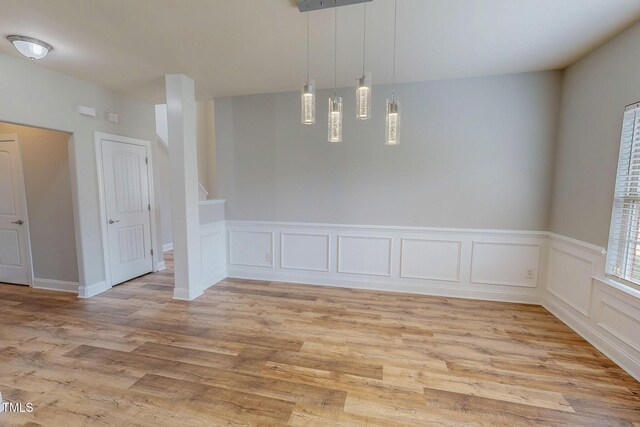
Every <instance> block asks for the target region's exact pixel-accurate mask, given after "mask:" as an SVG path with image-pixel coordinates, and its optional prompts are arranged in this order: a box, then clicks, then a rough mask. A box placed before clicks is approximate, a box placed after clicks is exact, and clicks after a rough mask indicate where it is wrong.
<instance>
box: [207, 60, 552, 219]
mask: <svg viewBox="0 0 640 427" xmlns="http://www.w3.org/2000/svg"><path fill="white" fill-rule="evenodd" d="M560 88H561V73H560V72H540V73H528V74H517V75H507V76H497V77H487V78H473V79H460V80H447V81H434V82H424V83H415V84H403V85H399V86H398V87H397V90H396V93H397V94H398V96H399V97H400V99H401V101H402V134H401V139H402V144H401V145H400V146H397V147H387V146H385V145H384V144H383V143H384V140H383V135H384V111H383V110H384V102H385V98H386V97H387V96H388V94H390V92H391V88H390V87H389V86H378V87H375V88H374V104H373V105H374V108H373V118H372V120H370V121H368V122H361V121H357V120H356V119H355V117H354V115H355V113H354V111H355V108H354V103H355V101H354V93H353V90H352V89H343V90H339V94H340V95H341V96H343V97H344V104H345V107H344V108H345V112H346V113H345V124H344V137H343V140H344V142H343V143H341V144H339V145H332V144H329V143H327V140H326V137H327V119H326V114H327V98H328V97H329V96H330V94H331V93H330V92H329V91H320V92H319V94H318V104H317V110H318V116H317V124H316V125H315V126H314V127H304V126H302V125H301V124H300V111H299V108H300V107H299V95H298V93H281V94H270V95H258V96H243V97H233V98H220V99H216V103H215V109H216V145H217V156H218V157H217V168H216V169H217V179H218V197H220V198H223V199H227V219H230V220H268V221H297V222H320V223H342V224H370V225H400V226H402V225H406V226H430V227H463V228H499V229H526V230H546V229H547V228H548V213H549V203H550V197H549V195H550V186H551V177H552V162H553V153H554V145H555V138H556V134H557V125H556V121H557V117H558V106H559V93H560Z"/></svg>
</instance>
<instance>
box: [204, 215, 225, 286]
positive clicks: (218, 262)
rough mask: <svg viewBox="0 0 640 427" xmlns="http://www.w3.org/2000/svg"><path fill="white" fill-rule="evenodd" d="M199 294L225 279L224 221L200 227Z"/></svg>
mask: <svg viewBox="0 0 640 427" xmlns="http://www.w3.org/2000/svg"><path fill="white" fill-rule="evenodd" d="M200 259H201V271H202V278H201V280H200V282H201V292H203V291H204V290H205V289H207V288H209V287H211V286H213V285H215V284H216V283H218V282H219V281H221V280H224V279H225V278H226V277H227V234H226V227H225V223H224V221H219V222H214V223H209V224H204V225H201V226H200Z"/></svg>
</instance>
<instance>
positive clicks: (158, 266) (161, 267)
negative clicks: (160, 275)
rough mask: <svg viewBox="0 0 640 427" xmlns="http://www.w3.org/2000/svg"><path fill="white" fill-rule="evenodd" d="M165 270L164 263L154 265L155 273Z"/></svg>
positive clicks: (165, 265)
mask: <svg viewBox="0 0 640 427" xmlns="http://www.w3.org/2000/svg"><path fill="white" fill-rule="evenodd" d="M166 269H167V264H166V263H165V262H164V261H160V262H159V263H158V264H156V271H163V270H166Z"/></svg>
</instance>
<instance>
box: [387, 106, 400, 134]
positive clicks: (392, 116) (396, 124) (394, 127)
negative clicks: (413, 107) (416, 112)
mask: <svg viewBox="0 0 640 427" xmlns="http://www.w3.org/2000/svg"><path fill="white" fill-rule="evenodd" d="M386 112H387V115H386V132H385V135H386V142H385V144H386V145H398V144H400V101H399V100H397V99H395V98H394V97H392V98H391V99H387V110H386Z"/></svg>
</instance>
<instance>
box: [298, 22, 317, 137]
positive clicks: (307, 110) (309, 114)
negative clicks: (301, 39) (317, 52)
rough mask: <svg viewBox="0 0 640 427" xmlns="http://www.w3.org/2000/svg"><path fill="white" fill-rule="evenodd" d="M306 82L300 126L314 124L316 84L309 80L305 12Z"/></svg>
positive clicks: (303, 86) (302, 96)
mask: <svg viewBox="0 0 640 427" xmlns="http://www.w3.org/2000/svg"><path fill="white" fill-rule="evenodd" d="M306 13H307V80H306V81H305V82H304V84H303V85H302V95H301V97H300V101H301V103H302V105H301V107H302V124H303V125H314V124H315V123H316V82H315V81H314V80H312V79H311V78H309V12H308V11H307V12H306Z"/></svg>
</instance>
